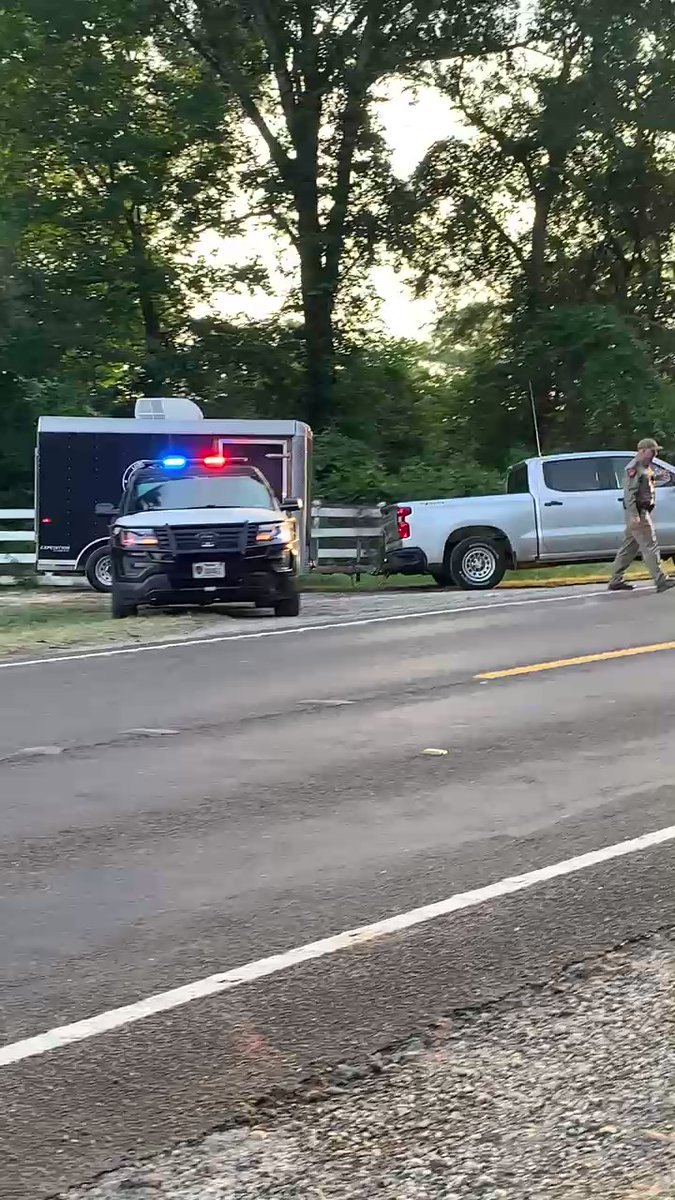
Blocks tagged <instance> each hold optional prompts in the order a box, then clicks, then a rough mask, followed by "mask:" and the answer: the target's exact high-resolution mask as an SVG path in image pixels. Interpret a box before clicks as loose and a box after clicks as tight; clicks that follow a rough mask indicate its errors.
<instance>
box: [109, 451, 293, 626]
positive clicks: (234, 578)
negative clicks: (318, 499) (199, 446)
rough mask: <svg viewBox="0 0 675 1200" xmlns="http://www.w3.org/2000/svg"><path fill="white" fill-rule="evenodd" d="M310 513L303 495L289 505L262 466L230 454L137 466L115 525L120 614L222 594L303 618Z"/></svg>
mask: <svg viewBox="0 0 675 1200" xmlns="http://www.w3.org/2000/svg"><path fill="white" fill-rule="evenodd" d="M301 511H302V501H301V500H300V499H293V500H290V499H289V500H284V501H283V502H282V503H281V504H280V503H279V501H278V500H277V498H276V496H275V494H274V492H273V491H272V489H271V487H270V485H269V484H268V482H267V480H266V479H265V477H264V475H263V474H262V472H261V471H259V470H258V469H257V468H256V467H252V466H245V465H240V464H238V463H236V462H232V461H231V460H229V459H228V458H227V456H225V455H223V454H221V453H211V454H206V455H204V456H203V457H202V458H199V459H189V458H187V457H186V456H184V455H180V454H169V455H167V456H166V457H164V458H163V459H160V460H158V461H152V462H142V463H138V464H137V465H136V467H135V469H134V470H133V471H132V472H131V474H130V475H129V477H128V479H127V481H126V486H125V489H124V493H123V496H122V501H121V505H120V507H119V511H118V514H117V516H116V518H115V520H114V522H113V525H112V529H111V540H110V559H111V574H112V615H113V617H117V618H121V617H130V616H133V615H135V614H136V612H137V611H138V608H139V606H140V605H154V606H168V605H174V604H189V605H205V604H213V603H216V602H218V601H220V602H224V601H227V602H230V601H250V602H253V603H254V604H255V605H256V606H257V607H258V608H268V607H269V608H271V609H273V610H274V614H275V616H277V617H295V616H298V614H299V612H300V595H299V593H298V583H297V580H298V572H299V565H300V558H301V556H300V550H299V536H298V525H297V521H296V516H295V514H300V512H301Z"/></svg>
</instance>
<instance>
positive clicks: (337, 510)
mask: <svg viewBox="0 0 675 1200" xmlns="http://www.w3.org/2000/svg"><path fill="white" fill-rule="evenodd" d="M34 519H35V514H34V511H33V509H32V508H0V582H6V583H9V582H10V581H11V582H13V581H14V580H15V579H17V578H21V577H22V576H23V577H24V578H25V577H26V576H30V574H31V571H30V567H31V566H32V565H33V563H34V562H35V551H34V546H35V530H34ZM381 536H382V521H381V515H380V510H379V508H372V507H362V508H360V507H357V506H351V507H342V506H340V505H335V506H331V505H323V504H315V505H313V506H312V517H311V530H310V559H311V562H312V565H313V567H314V569H315V570H317V571H321V572H325V573H332V574H335V573H336V572H342V573H344V574H348V575H358V574H360V573H361V572H363V573H364V574H365V573H367V572H368V571H372V570H373V568H374V566H375V565H376V563H377V560H378V555H379V548H380V539H381ZM42 581H43V582H45V583H50V584H54V583H56V584H61V585H66V586H67V585H69V584H72V583H75V582H81V580H79V579H73V578H72V577H69V576H67V575H64V576H61V577H60V578H59V577H56V576H51V575H46V576H43V577H42Z"/></svg>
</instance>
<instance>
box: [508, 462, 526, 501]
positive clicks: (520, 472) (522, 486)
mask: <svg viewBox="0 0 675 1200" xmlns="http://www.w3.org/2000/svg"><path fill="white" fill-rule="evenodd" d="M529 490H530V488H529V482H528V478H527V463H517V464H516V466H515V467H511V470H510V471H509V474H508V478H507V480H506V491H507V492H508V494H509V495H511V496H512V495H518V496H522V495H523V494H524V493H526V492H529Z"/></svg>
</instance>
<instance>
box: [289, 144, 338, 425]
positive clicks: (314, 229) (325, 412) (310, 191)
mask: <svg viewBox="0 0 675 1200" xmlns="http://www.w3.org/2000/svg"><path fill="white" fill-rule="evenodd" d="M299 165H300V166H302V163H301V164H299ZM308 165H309V166H310V167H311V165H312V164H311V161H310V163H309V164H308ZM295 203H296V208H297V213H298V237H297V243H296V245H297V251H298V255H299V257H300V286H301V291H302V314H303V319H304V332H305V353H306V356H307V360H306V363H307V376H306V379H307V383H306V395H305V416H306V418H307V420H308V422H309V424H310V425H311V426H312V428H313V429H317V430H318V429H325V427H326V426H327V425H329V424H330V422H331V419H332V416H333V403H332V401H333V395H332V393H333V383H334V379H335V361H334V352H335V345H334V337H333V311H334V307H335V295H336V289H335V285H334V282H333V281H332V280H331V279H330V278H329V275H328V271H327V269H326V261H325V247H324V235H323V232H322V229H321V222H320V218H319V201H318V189H317V185H316V175H315V173H314V171H313V170H307V171H306V172H305V173H304V175H303V176H302V177H301V178H300V179H299V180H298V182H297V184H296V187H295Z"/></svg>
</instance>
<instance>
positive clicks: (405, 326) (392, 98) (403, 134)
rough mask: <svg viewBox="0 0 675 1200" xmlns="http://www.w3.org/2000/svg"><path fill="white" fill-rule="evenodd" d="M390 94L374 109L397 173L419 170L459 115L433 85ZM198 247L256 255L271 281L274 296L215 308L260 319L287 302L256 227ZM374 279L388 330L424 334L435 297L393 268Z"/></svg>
mask: <svg viewBox="0 0 675 1200" xmlns="http://www.w3.org/2000/svg"><path fill="white" fill-rule="evenodd" d="M387 93H388V94H387V98H386V99H383V100H381V101H380V102H378V103H377V104H376V105H375V111H376V114H377V118H378V120H379V123H380V126H381V128H382V130H383V133H384V136H385V138H386V140H387V142H388V143H389V145H390V147H391V150H392V165H393V169H394V172H395V173H396V174H397V175H399V176H400V177H405V176H407V175H409V174H410V173H411V172H412V171H413V170H414V169H415V167H416V166H417V164H418V162H419V161H420V160H421V159H422V158H423V157H424V155H425V154H426V152H427V150H428V149H429V147H430V146H431V145H432V144H433V143H434V142H436V141H438V140H439V139H441V138H443V137H447V136H448V134H449V133H451V132H456V131H457V129H458V125H457V120H456V118H455V117H454V115H453V113H452V110H451V108H450V106H449V104H448V103H447V101H445V100H444V98H443V97H441V96H439V95H438V94H437V93H435V92H433V91H432V90H430V89H425V90H423V91H421V92H420V93H419V94H417V95H413V93H412V92H411V90H410V88H409V87H407V86H406V85H405V84H404V82H403V81H400V82H399V81H393V82H392V83H391V84H390V85H389V86H388V89H387ZM196 249H197V253H198V254H200V255H203V256H204V257H205V258H207V259H208V260H210V261H212V262H216V263H217V262H219V261H220V262H229V263H231V262H233V261H235V262H242V263H243V262H245V261H246V260H247V259H250V258H251V257H253V256H255V255H258V256H259V257H260V258H261V259H262V261H263V262H264V264H265V266H266V267H267V268H268V270H269V272H270V275H271V278H272V280H273V286H274V294H273V295H271V296H269V295H267V294H266V293H264V292H263V291H262V290H258V291H256V292H254V293H253V294H251V295H248V294H246V293H244V292H242V293H240V294H235V295H233V294H231V293H227V292H220V293H216V295H215V296H214V298H213V302H212V304H211V305H210V306H209V307H210V309H211V311H215V312H217V313H218V314H219V315H221V316H227V317H238V316H245V317H248V318H249V319H258V320H259V319H262V318H264V317H267V316H272V315H273V314H274V313H275V312H277V311H278V309H279V307H280V305H281V303H282V301H283V297H284V290H285V283H284V275H283V271H280V270H279V269H278V262H277V252H276V248H275V246H274V244H273V242H272V240H271V238H270V239H267V238H266V237H265V235H264V234H261V233H260V232H258V233H256V234H253V233H251V234H250V235H248V236H247V237H243V238H232V239H228V240H226V241H224V240H223V239H222V238H220V237H218V236H217V235H216V234H205V235H204V236H203V237H202V238H201V239H200V241H199V243H198V245H197V248H196ZM292 264H293V257H291V259H290V261H289V264H288V266H289V270H290V269H292ZM372 282H373V287H374V289H375V291H376V293H378V294H379V296H380V298H381V317H382V320H383V322H384V325H385V327H386V328H387V329H388V331H389V332H390V333H391V334H392V335H393V336H394V337H412V338H416V337H424V335H425V332H426V331H427V330H428V329H429V326H430V324H431V323H432V322H433V319H434V316H435V310H434V305H433V302H432V301H431V300H427V299H416V298H415V297H414V296H413V294H412V291H411V289H410V287H408V286H407V285H406V283H405V280H404V279H402V278H401V277H400V275H398V274H397V272H396V271H395V270H394V269H393V268H392V267H388V266H379V267H376V268H375V269H374V270H373V271H372ZM206 311H207V309H206V308H205V307H202V308H201V309H199V310H198V314H197V315H203V314H204V313H205V312H206Z"/></svg>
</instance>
